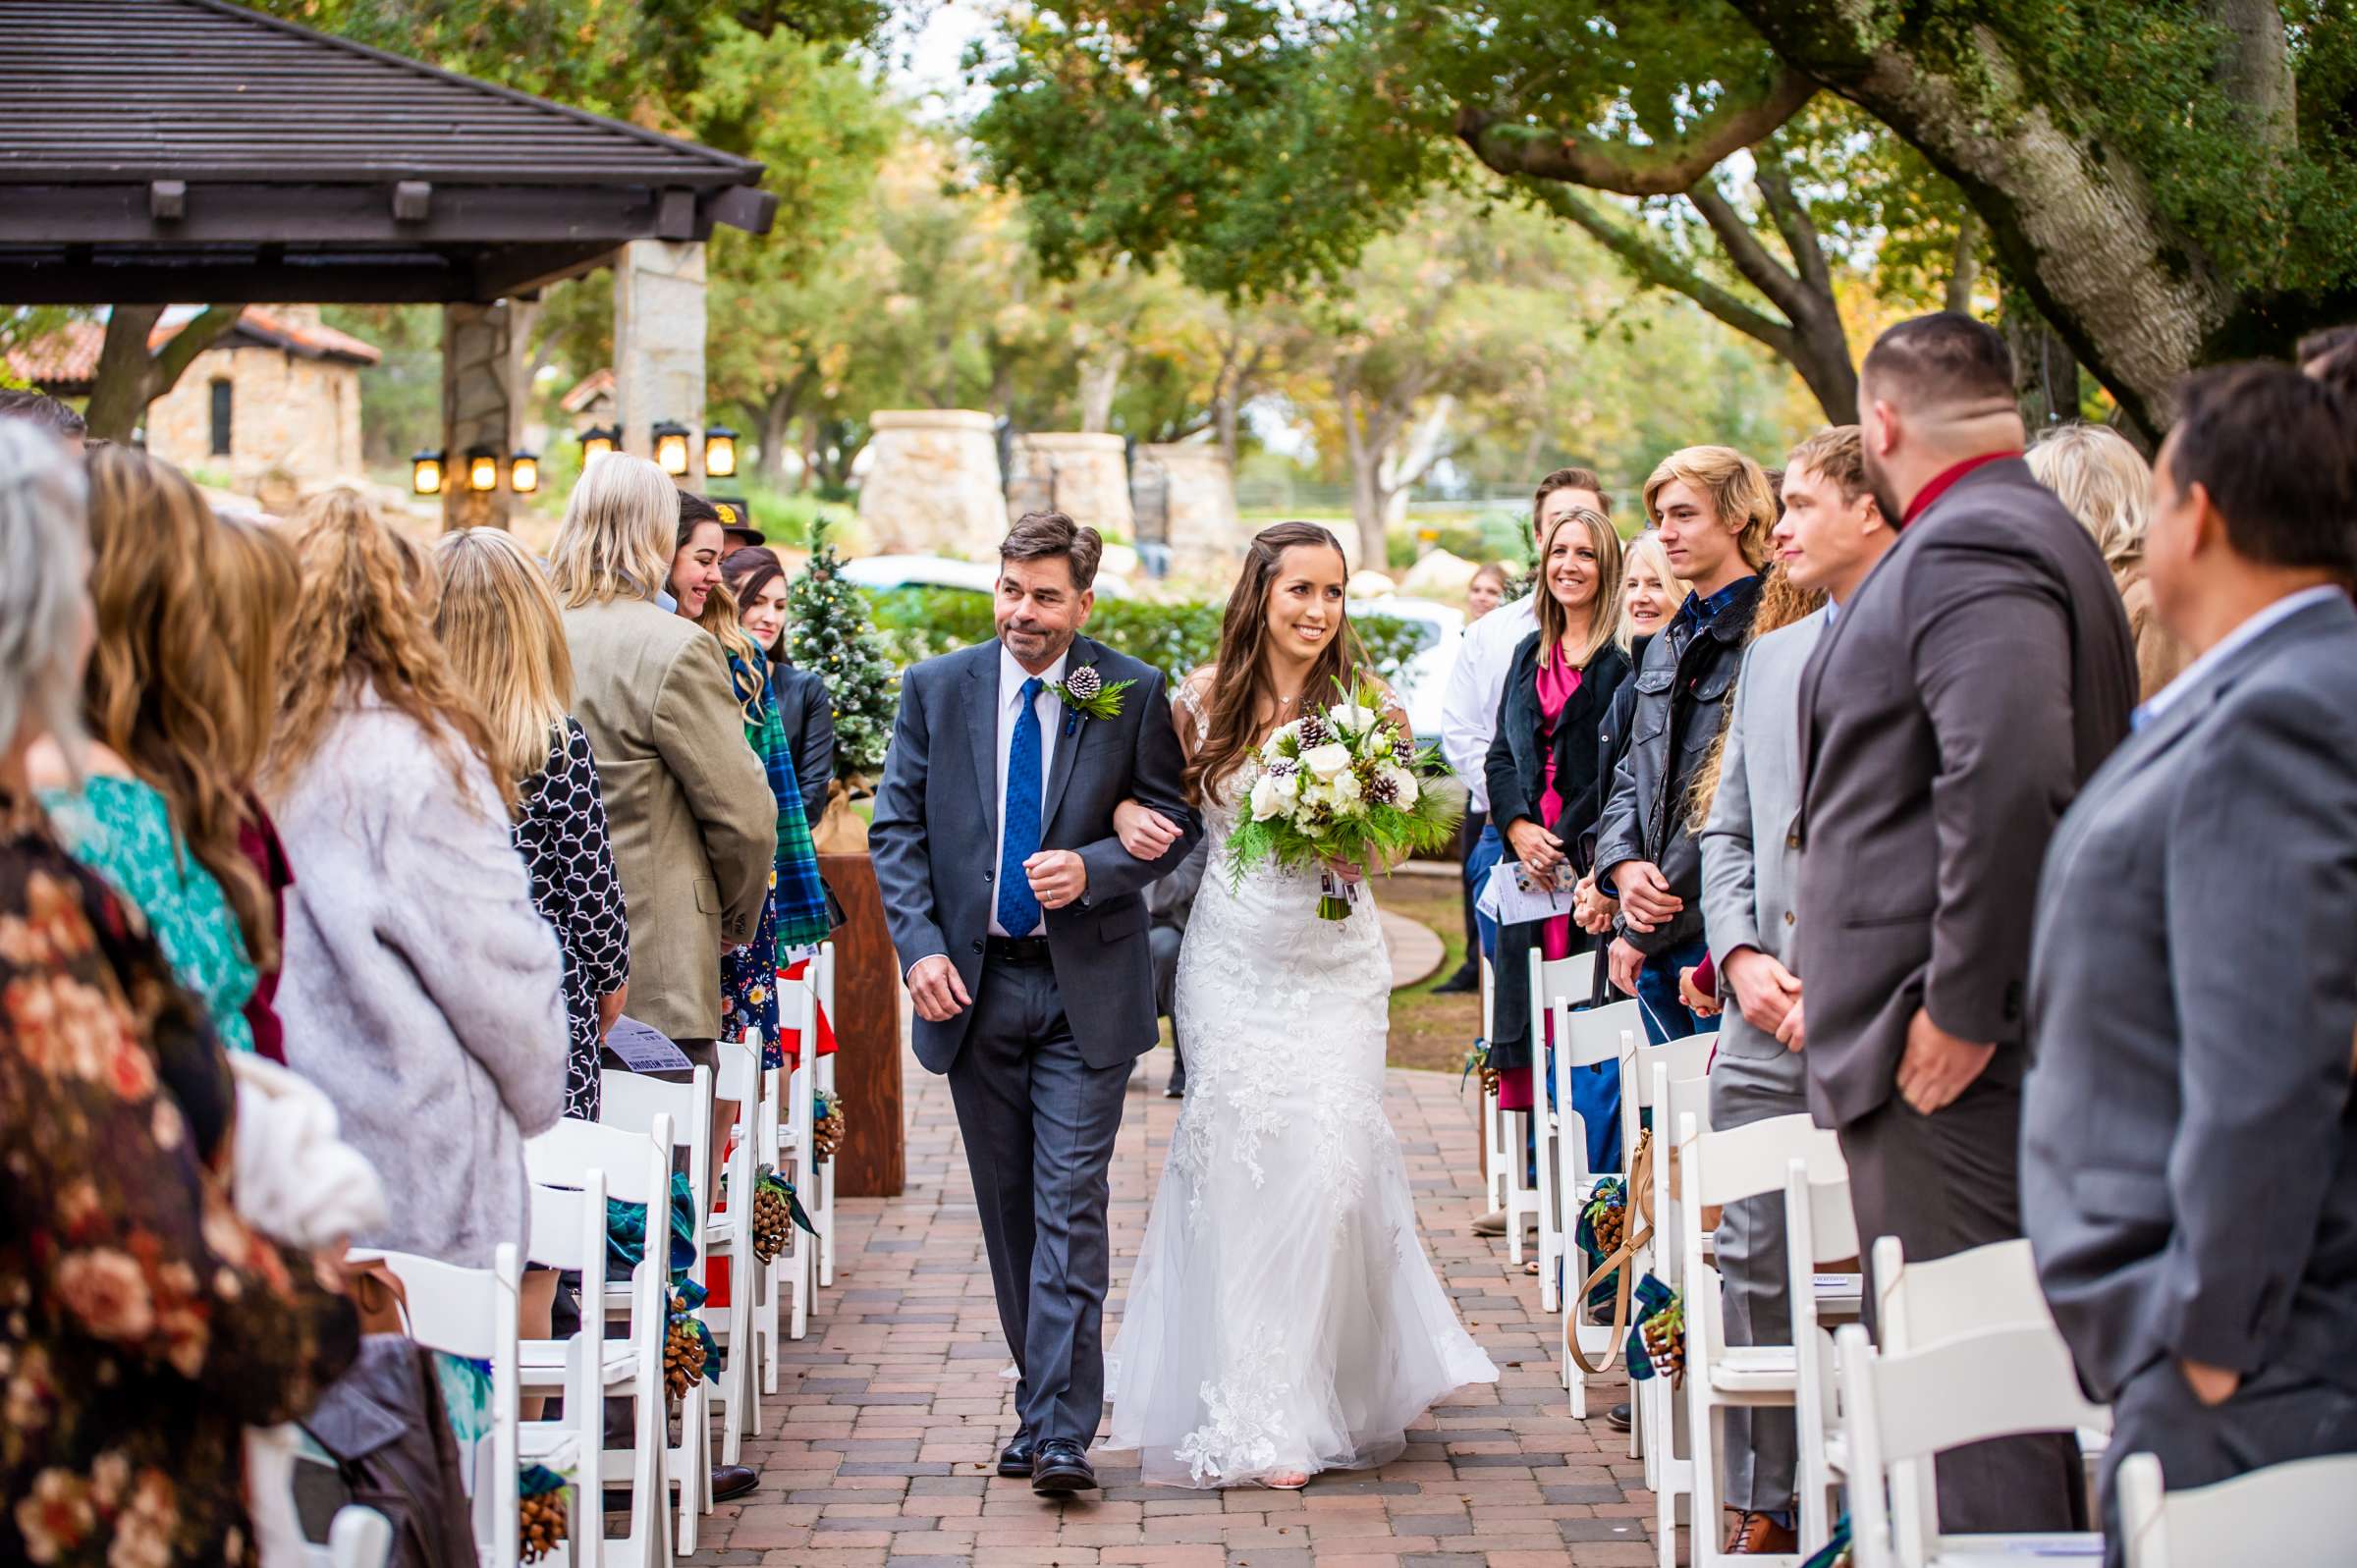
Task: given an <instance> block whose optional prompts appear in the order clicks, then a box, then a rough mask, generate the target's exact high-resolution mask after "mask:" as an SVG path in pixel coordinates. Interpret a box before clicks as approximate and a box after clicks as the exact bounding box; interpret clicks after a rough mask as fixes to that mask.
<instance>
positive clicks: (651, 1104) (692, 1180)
mask: <svg viewBox="0 0 2357 1568" xmlns="http://www.w3.org/2000/svg"><path fill="white" fill-rule="evenodd" d="M599 1096H600V1099H601V1101H602V1106H601V1108H600V1109H599V1111H598V1120H600V1121H602V1122H604V1123H605V1124H606V1125H607V1126H609V1127H624V1128H628V1129H629V1130H630V1131H632V1132H643V1133H648V1134H650V1135H651V1134H652V1133H653V1131H654V1128H655V1118H656V1117H658V1116H668V1117H669V1118H670V1124H671V1127H672V1129H673V1131H672V1135H671V1140H672V1141H671V1147H672V1159H673V1162H674V1163H675V1165H676V1163H677V1160H678V1157H679V1155H680V1154H681V1153H682V1152H685V1157H686V1161H687V1187H688V1191H689V1192H690V1193H691V1194H692V1195H693V1199H694V1204H695V1212H696V1214H697V1216H698V1217H699V1218H698V1219H697V1221H696V1223H695V1225H694V1227H693V1230H694V1237H695V1257H694V1261H693V1262H692V1263H690V1264H689V1265H688V1268H687V1277H688V1278H690V1279H695V1280H701V1279H703V1278H705V1277H706V1275H705V1267H704V1264H705V1259H706V1258H707V1256H709V1252H710V1246H711V1227H710V1225H709V1223H707V1222H706V1220H705V1219H703V1218H702V1217H703V1216H708V1215H710V1214H711V1212H712V1195H711V1193H710V1192H709V1191H707V1190H706V1188H707V1184H708V1183H709V1182H710V1180H711V1169H712V1162H711V1147H712V1073H711V1070H710V1069H709V1068H705V1067H698V1068H696V1069H695V1072H694V1073H693V1075H692V1076H691V1078H690V1080H689V1081H688V1082H686V1083H668V1082H665V1081H664V1080H663V1079H660V1078H649V1077H647V1076H645V1075H644V1074H642V1073H635V1072H624V1071H620V1070H618V1069H616V1068H612V1067H609V1068H607V1069H605V1071H604V1072H603V1073H601V1074H600V1075H599ZM670 1219H671V1200H670V1191H669V1188H668V1187H666V1188H665V1192H664V1196H663V1197H662V1198H661V1199H660V1200H659V1201H657V1202H655V1203H653V1204H650V1205H648V1206H647V1212H646V1251H647V1256H648V1257H649V1258H651V1259H654V1260H655V1261H656V1262H657V1263H658V1264H659V1265H664V1266H668V1264H669V1261H670V1237H671V1228H670ZM664 1290H665V1296H666V1301H665V1304H664V1305H665V1309H666V1311H667V1312H668V1310H669V1306H670V1303H669V1300H668V1296H669V1291H670V1275H669V1271H668V1268H667V1267H666V1271H665V1275H664ZM609 1299H611V1298H610V1297H609ZM711 1388H712V1382H711V1380H710V1379H697V1380H696V1382H695V1384H694V1386H692V1387H690V1388H689V1389H688V1390H687V1392H686V1394H685V1397H683V1398H682V1399H681V1401H680V1440H679V1443H678V1444H677V1445H676V1446H674V1447H673V1448H672V1449H671V1450H670V1451H669V1453H668V1454H667V1455H666V1458H665V1463H666V1465H667V1467H668V1468H669V1471H670V1477H671V1480H672V1481H673V1483H675V1484H676V1485H677V1486H678V1487H679V1488H680V1537H679V1552H680V1555H682V1556H687V1555H690V1554H691V1553H693V1552H694V1550H695V1540H696V1524H697V1521H698V1520H699V1519H700V1518H701V1517H702V1516H703V1515H704V1514H707V1513H709V1512H711V1509H712V1423H711V1420H710V1415H709V1413H710V1410H711Z"/></svg>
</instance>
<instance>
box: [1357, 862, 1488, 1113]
mask: <svg viewBox="0 0 2357 1568" xmlns="http://www.w3.org/2000/svg"><path fill="white" fill-rule="evenodd" d="M1459 888H1460V884H1459V883H1458V882H1457V880H1456V879H1455V878H1454V877H1391V878H1387V879H1386V880H1385V881H1383V882H1382V883H1379V884H1378V885H1377V886H1376V889H1375V900H1376V902H1377V903H1379V904H1381V905H1382V906H1383V907H1384V908H1386V909H1389V910H1391V911H1392V912H1393V913H1394V914H1401V915H1405V916H1407V917H1408V918H1409V919H1410V920H1418V921H1422V922H1423V923H1424V924H1425V925H1427V926H1429V927H1431V928H1432V930H1433V932H1434V933H1435V934H1436V935H1438V936H1439V937H1440V939H1441V944H1442V946H1445V947H1447V948H1448V949H1449V956H1448V958H1447V960H1446V961H1445V962H1443V963H1442V965H1441V967H1440V971H1439V972H1438V973H1437V974H1435V975H1434V976H1433V977H1432V978H1431V979H1429V980H1427V981H1425V982H1424V983H1423V984H1422V985H1417V986H1408V987H1406V988H1404V989H1402V990H1399V991H1395V992H1393V993H1392V1049H1391V1064H1392V1065H1393V1066H1395V1067H1425V1068H1430V1069H1433V1070H1436V1071H1442V1072H1459V1071H1462V1070H1463V1068H1464V1064H1465V1053H1466V1051H1467V1050H1469V1049H1470V1048H1471V1047H1472V1044H1473V1038H1474V1036H1476V1035H1478V1034H1480V1033H1481V998H1480V997H1479V996H1477V995H1471V994H1468V995H1466V996H1462V997H1436V996H1434V995H1433V994H1432V988H1433V987H1434V986H1436V985H1439V984H1440V983H1441V982H1442V981H1444V980H1446V979H1448V978H1449V977H1450V976H1451V975H1453V974H1454V973H1456V966H1457V965H1458V964H1460V963H1462V962H1464V960H1465V918H1464V905H1463V903H1462V902H1461V899H1462V896H1463V895H1462V893H1461V892H1459Z"/></svg>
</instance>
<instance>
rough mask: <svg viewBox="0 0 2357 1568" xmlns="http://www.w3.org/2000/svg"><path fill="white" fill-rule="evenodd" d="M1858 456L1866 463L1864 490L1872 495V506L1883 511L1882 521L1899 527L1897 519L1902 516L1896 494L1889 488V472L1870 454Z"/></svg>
mask: <svg viewBox="0 0 2357 1568" xmlns="http://www.w3.org/2000/svg"><path fill="white" fill-rule="evenodd" d="M1858 456H1859V457H1861V458H1863V459H1864V460H1865V462H1866V488H1867V489H1868V490H1870V491H1872V492H1873V493H1874V504H1875V505H1876V506H1878V507H1880V508H1882V509H1883V519H1884V520H1885V521H1886V522H1888V523H1890V524H1891V527H1892V528H1893V529H1896V528H1897V527H1899V526H1900V524H1899V520H1898V519H1899V518H1900V516H1901V515H1903V514H1902V513H1901V512H1900V510H1899V505H1898V492H1897V491H1895V490H1893V489H1892V488H1891V474H1890V470H1888V469H1886V468H1885V467H1883V465H1882V464H1881V463H1879V462H1877V461H1875V460H1874V454H1873V453H1872V452H1862V453H1860V454H1859V455H1858Z"/></svg>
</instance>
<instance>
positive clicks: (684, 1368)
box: [663, 1316, 704, 1399]
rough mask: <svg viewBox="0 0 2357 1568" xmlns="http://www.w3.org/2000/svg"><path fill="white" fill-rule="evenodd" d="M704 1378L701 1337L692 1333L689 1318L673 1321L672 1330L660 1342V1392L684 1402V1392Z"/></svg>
mask: <svg viewBox="0 0 2357 1568" xmlns="http://www.w3.org/2000/svg"><path fill="white" fill-rule="evenodd" d="M703 1375H704V1338H703V1335H701V1334H699V1333H697V1332H696V1331H695V1321H694V1320H693V1319H692V1318H688V1317H685V1316H683V1317H679V1318H674V1319H673V1320H672V1322H671V1331H670V1333H669V1334H668V1335H666V1336H665V1338H664V1340H663V1389H664V1392H666V1393H667V1394H669V1395H670V1396H671V1397H672V1398H674V1399H685V1398H686V1397H687V1390H688V1389H690V1388H693V1387H694V1386H695V1381H696V1379H698V1378H701V1377H702V1376H703Z"/></svg>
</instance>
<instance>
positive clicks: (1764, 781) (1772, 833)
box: [1702, 610, 1826, 1091]
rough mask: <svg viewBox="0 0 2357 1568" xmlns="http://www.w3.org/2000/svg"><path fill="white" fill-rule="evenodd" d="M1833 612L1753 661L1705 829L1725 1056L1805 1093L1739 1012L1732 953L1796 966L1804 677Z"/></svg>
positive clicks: (1705, 883) (1796, 1064) (1740, 688)
mask: <svg viewBox="0 0 2357 1568" xmlns="http://www.w3.org/2000/svg"><path fill="white" fill-rule="evenodd" d="M1825 622H1826V617H1825V612H1824V611H1822V610H1820V611H1818V612H1817V613H1816V614H1815V615H1813V616H1809V617H1807V618H1806V619H1804V620H1802V621H1800V622H1795V623H1794V624H1792V625H1789V626H1782V627H1779V628H1778V629H1777V630H1775V631H1771V632H1769V633H1768V634H1767V635H1766V636H1764V637H1762V638H1760V639H1759V640H1758V641H1756V642H1754V643H1753V644H1752V645H1751V647H1750V649H1749V651H1747V652H1746V653H1745V654H1744V655H1743V671H1742V674H1740V675H1738V676H1736V677H1735V695H1734V698H1733V700H1732V702H1731V703H1730V704H1729V711H1728V714H1727V751H1726V753H1725V755H1724V757H1723V758H1722V760H1721V762H1720V771H1719V793H1718V795H1717V796H1716V797H1715V798H1714V799H1713V800H1712V802H1711V819H1710V822H1709V823H1708V824H1707V825H1705V827H1704V828H1703V830H1702V915H1703V921H1704V923H1705V925H1706V926H1707V927H1708V929H1709V935H1710V943H1711V957H1712V960H1713V961H1714V962H1716V963H1717V964H1718V966H1719V975H1720V981H1719V994H1720V995H1721V996H1722V997H1724V998H1726V999H1727V1007H1726V1009H1725V1010H1724V1011H1723V1012H1721V1013H1720V1015H1719V1049H1720V1050H1721V1051H1722V1052H1724V1053H1726V1054H1728V1055H1730V1056H1748V1057H1750V1058H1752V1059H1754V1060H1758V1061H1770V1062H1775V1063H1778V1064H1780V1065H1784V1064H1788V1065H1789V1067H1790V1069H1791V1077H1792V1083H1791V1087H1792V1088H1793V1089H1794V1090H1795V1091H1797V1090H1798V1089H1799V1088H1800V1081H1801V1063H1800V1057H1799V1055H1798V1054H1795V1053H1793V1052H1789V1051H1787V1050H1785V1049H1784V1047H1783V1046H1782V1045H1781V1043H1780V1042H1779V1041H1778V1040H1777V1039H1776V1037H1775V1036H1773V1035H1767V1034H1763V1033H1761V1032H1760V1031H1759V1030H1758V1029H1755V1028H1753V1027H1752V1025H1751V1022H1750V1020H1748V1019H1746V1018H1745V1017H1744V1016H1743V1011H1742V1009H1741V1008H1739V1007H1737V1006H1735V1005H1734V996H1733V993H1732V992H1731V991H1730V990H1729V989H1728V987H1727V979H1726V976H1727V954H1728V953H1730V952H1732V951H1734V950H1735V949H1736V948H1737V947H1757V948H1758V949H1759V950H1760V951H1762V952H1764V953H1766V954H1767V955H1768V956H1769V957H1771V958H1774V959H1777V960H1778V961H1780V962H1781V963H1782V964H1783V965H1784V967H1786V968H1787V969H1789V968H1791V967H1792V928H1793V921H1794V919H1795V918H1796V917H1795V915H1794V914H1793V909H1792V880H1793V877H1794V875H1795V874H1796V873H1797V871H1798V870H1799V866H1800V851H1799V849H1798V848H1797V847H1796V846H1795V845H1794V843H1793V841H1792V828H1793V824H1794V823H1795V821H1797V819H1798V818H1799V816H1800V673H1801V670H1802V669H1803V668H1804V667H1805V666H1806V665H1807V664H1808V662H1809V655H1810V654H1811V653H1812V652H1814V651H1815V650H1816V647H1817V639H1818V638H1819V637H1821V636H1823V635H1824V634H1825Z"/></svg>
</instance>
